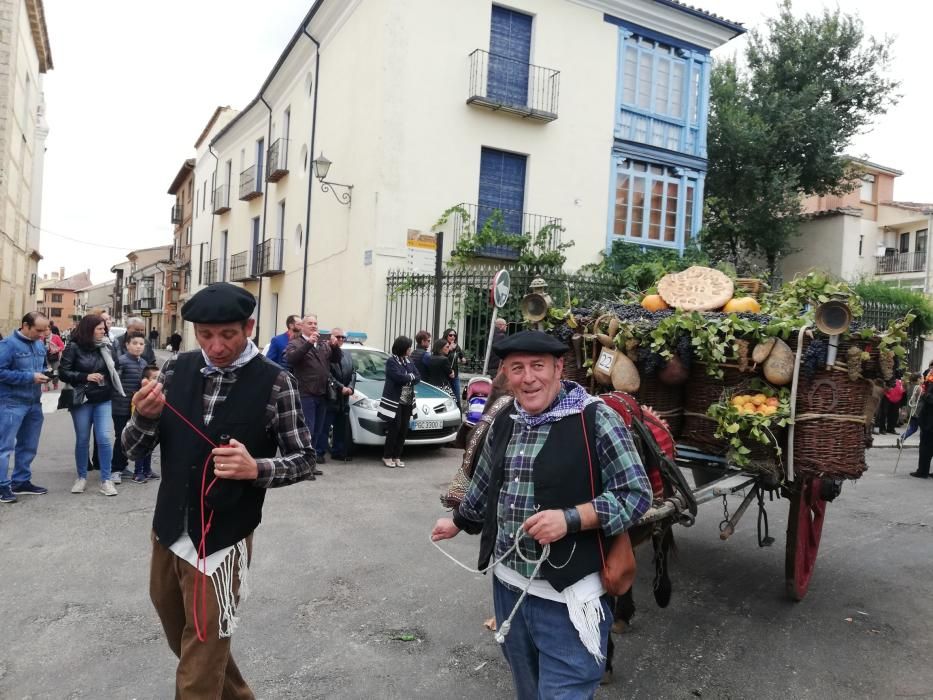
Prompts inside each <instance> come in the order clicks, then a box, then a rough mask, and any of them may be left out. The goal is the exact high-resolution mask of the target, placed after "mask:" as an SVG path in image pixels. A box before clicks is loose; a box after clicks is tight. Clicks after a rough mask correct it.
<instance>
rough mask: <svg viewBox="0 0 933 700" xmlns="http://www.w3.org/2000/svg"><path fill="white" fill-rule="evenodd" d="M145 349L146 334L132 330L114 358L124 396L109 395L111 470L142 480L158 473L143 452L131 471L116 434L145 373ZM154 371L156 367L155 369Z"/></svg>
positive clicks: (144, 481) (135, 481)
mask: <svg viewBox="0 0 933 700" xmlns="http://www.w3.org/2000/svg"><path fill="white" fill-rule="evenodd" d="M145 349H146V338H145V336H144V335H143V334H142V333H132V334H130V337H129V339H128V340H127V341H126V352H125V353H123V354H122V355H120V357H119V359H118V360H117V372H119V374H120V383H121V384H122V385H123V392H124V393H125V394H126V396H119V395H117V394H114V396H113V398H112V399H111V411H112V413H113V432H114V438H115V439H114V446H113V474H114V478H115V479H116V478H117V477H118V475H119V478H120V479H121V480H122V477H124V476H125V477H127V478H132V480H133V483H136V484H144V483H146V481H148V480H149V479H158V478H159V477H158V475H155V474H154V473H153V472H152V468H151V457H150V455H146V456H145V457H143V458H142V459H137V460H136V463H135V465H134V466H135V469H134V470H133V472H132V474H131V473H130V472H129V470H128V469H127V466H128V463H127V459H126V455H125V454H123V446H122V445H121V441H120V435H121V434H122V433H123V429H124V428H125V427H126V424H127V423H128V422H129V420H130V415H131V414H132V410H133V409H132V406H131V405H130V404H131V401H132V398H133V394H135V393H136V392H137V391H139V388H140V387H141V386H142V380H143V378H144V377H145V376H146V374H145V373H146V370H147V365H146V360H144V359H143V357H142V354H143V351H144V350H145ZM157 371H158V370H157Z"/></svg>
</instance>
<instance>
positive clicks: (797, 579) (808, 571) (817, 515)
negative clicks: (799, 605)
mask: <svg viewBox="0 0 933 700" xmlns="http://www.w3.org/2000/svg"><path fill="white" fill-rule="evenodd" d="M799 483H800V486H799V488H797V489H795V490H794V492H793V493H792V494H791V498H790V513H789V514H788V516H787V551H786V556H785V560H784V577H785V582H786V585H787V595H789V596H790V597H791V598H792V599H793V600H797V601H800V600H803V599H804V596H806V595H807V588H809V586H810V576H812V575H813V568H814V567H815V566H816V555H817V552H818V551H819V549H820V537H821V535H822V534H823V518H824V517H826V501H825V500H823V498H822V494H821V490H822V483H821V481H820V480H819V479H816V478H803V479H801V481H800V482H799Z"/></svg>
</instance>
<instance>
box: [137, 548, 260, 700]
mask: <svg viewBox="0 0 933 700" xmlns="http://www.w3.org/2000/svg"><path fill="white" fill-rule="evenodd" d="M252 541H253V536H252V535H250V536H248V537H247V538H246V546H247V550H248V551H249V553H250V555H251V554H252ZM234 569H235V571H236V579H235V581H234V584H233V590H234V593H237V592H238V591H239V588H240V572H239V568H238V563H237V564H235V565H234ZM198 575H199V574H198V570H197V569H195V568H194V567H193V566H191V564H189V563H188V562H186V561H184V560H183V559H179V558H178V557H177V556H175V555H174V554H173V553H172V552H171V551H169V550H168V549H167V548H166V547H164V546H163V545H162V544H160V543H159V542H158V541H157V540H156V539H155V536H153V537H152V564H151V568H150V571H149V596H150V598H152V604H153V606H155V609H156V612H157V613H158V615H159V619H160V620H161V621H162V628H163V629H164V630H165V638H166V640H167V641H168V646H169V648H170V649H171V650H172V653H173V654H175V656H177V657H178V667H177V668H176V670H175V698H176V700H189V699H190V700H200V699H201V698H221V699H222V700H240V699H242V700H253V699H254V698H255V696H254V695H253V691H251V690H250V688H249V686H248V685H247V684H246V681H245V680H243V676H242V675H240V670H239V669H238V668H237V665H236V662H235V661H234V660H233V656H231V655H230V637H224V638H220V637H218V634H217V632H218V626H219V624H220V608H219V607H218V605H217V597H216V596H215V595H214V588H213V585H214V584H213V583H212V582H211V581H210V580H208V581H207V590H206V591H205V593H206V595H205V596H204V600H205V601H206V603H207V606H206V607H207V616H206V617H207V619H206V632H207V640H206V641H204V642H200V641H198V637H197V632H196V630H195V626H194V617H193V615H192V605H193V602H194V582H195V578H196V577H197V576H198ZM198 603H199V607H200V600H199V601H198ZM199 614H200V613H199ZM198 622H199V624H205V621H204V620H201V619H199V620H198Z"/></svg>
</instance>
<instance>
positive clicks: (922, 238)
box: [914, 228, 927, 253]
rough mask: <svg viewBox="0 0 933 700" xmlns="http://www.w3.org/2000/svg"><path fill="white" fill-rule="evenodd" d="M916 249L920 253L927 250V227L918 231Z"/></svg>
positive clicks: (915, 242)
mask: <svg viewBox="0 0 933 700" xmlns="http://www.w3.org/2000/svg"><path fill="white" fill-rule="evenodd" d="M914 250H915V251H917V252H918V253H926V252H927V229H925V228H922V229H920V230H919V231H917V237H916V240H915V241H914Z"/></svg>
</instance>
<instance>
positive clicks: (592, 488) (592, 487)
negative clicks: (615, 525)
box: [580, 411, 606, 567]
mask: <svg viewBox="0 0 933 700" xmlns="http://www.w3.org/2000/svg"><path fill="white" fill-rule="evenodd" d="M580 422H581V423H582V424H583V444H584V445H586V461H587V462H589V465H590V493H591V494H593V499H594V500H595V499H596V480H595V479H594V477H593V455H592V454H591V453H590V438H589V436H588V435H587V434H586V419H585V418H584V417H583V411H580ZM593 508H594V509H595V508H596V506H593ZM596 541H597V542H598V543H599V558H600V559H602V562H603V567H605V566H606V553H605V552H604V551H603V538H602V533H597V534H596Z"/></svg>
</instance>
